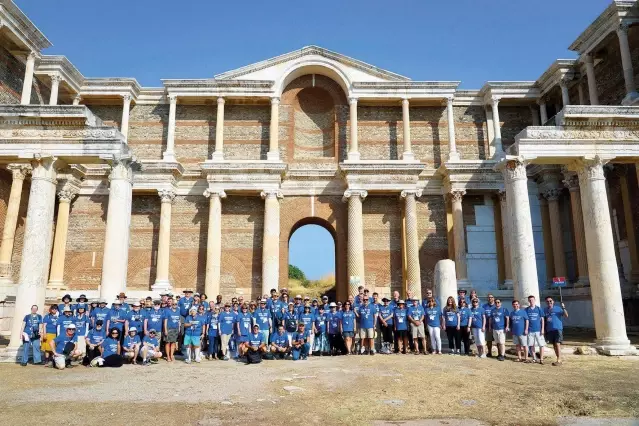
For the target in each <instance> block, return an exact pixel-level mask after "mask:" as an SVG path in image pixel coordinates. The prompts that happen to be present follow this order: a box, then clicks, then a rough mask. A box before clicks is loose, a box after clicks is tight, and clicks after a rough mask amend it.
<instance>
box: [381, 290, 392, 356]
mask: <svg viewBox="0 0 639 426" xmlns="http://www.w3.org/2000/svg"><path fill="white" fill-rule="evenodd" d="M389 302H390V300H389V299H388V297H384V298H383V299H382V305H381V306H380V307H379V310H378V318H379V331H380V334H381V336H382V347H381V349H380V353H382V354H390V353H391V344H392V343H393V314H394V313H395V310H394V309H393V307H392V306H391V305H390V303H389Z"/></svg>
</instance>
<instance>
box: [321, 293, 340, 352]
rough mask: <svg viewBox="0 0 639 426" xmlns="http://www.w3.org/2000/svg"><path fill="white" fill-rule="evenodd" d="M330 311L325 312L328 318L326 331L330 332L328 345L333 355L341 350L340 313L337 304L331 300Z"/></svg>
mask: <svg viewBox="0 0 639 426" xmlns="http://www.w3.org/2000/svg"><path fill="white" fill-rule="evenodd" d="M328 309H329V311H328V312H326V313H325V314H324V317H325V319H326V332H327V333H328V346H329V351H330V354H331V355H332V356H334V355H337V353H338V352H339V351H341V346H342V345H341V344H340V323H341V321H342V320H341V318H340V313H339V312H337V304H335V302H331V303H329V305H328Z"/></svg>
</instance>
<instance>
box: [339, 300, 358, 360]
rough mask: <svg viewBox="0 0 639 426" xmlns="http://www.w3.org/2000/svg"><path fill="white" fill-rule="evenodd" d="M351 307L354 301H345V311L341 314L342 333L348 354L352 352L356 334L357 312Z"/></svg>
mask: <svg viewBox="0 0 639 426" xmlns="http://www.w3.org/2000/svg"><path fill="white" fill-rule="evenodd" d="M351 308H352V302H350V301H349V302H346V303H344V311H343V312H342V314H341V315H340V333H341V334H342V338H343V339H344V344H345V345H346V355H350V354H351V350H352V346H353V336H354V335H355V313H354V312H353V311H352V310H351Z"/></svg>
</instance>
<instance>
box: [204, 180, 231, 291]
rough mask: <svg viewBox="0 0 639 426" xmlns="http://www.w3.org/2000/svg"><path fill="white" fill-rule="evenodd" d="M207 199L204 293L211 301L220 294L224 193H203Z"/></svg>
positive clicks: (217, 191)
mask: <svg viewBox="0 0 639 426" xmlns="http://www.w3.org/2000/svg"><path fill="white" fill-rule="evenodd" d="M204 196H205V197H208V199H209V227H208V231H207V240H206V276H205V278H204V291H205V292H206V294H208V295H209V297H211V300H213V298H214V297H216V296H217V295H218V294H220V282H221V281H220V280H221V276H222V275H221V274H222V199H224V198H226V192H224V191H223V190H221V189H217V190H211V189H207V190H206V191H204Z"/></svg>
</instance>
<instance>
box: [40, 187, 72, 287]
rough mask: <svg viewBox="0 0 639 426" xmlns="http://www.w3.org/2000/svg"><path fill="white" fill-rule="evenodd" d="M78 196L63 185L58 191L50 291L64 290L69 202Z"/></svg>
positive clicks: (70, 188)
mask: <svg viewBox="0 0 639 426" xmlns="http://www.w3.org/2000/svg"><path fill="white" fill-rule="evenodd" d="M77 194H78V191H77V189H76V188H74V187H72V186H71V185H65V186H64V187H63V188H62V189H61V190H60V191H58V200H59V203H58V220H57V221H56V223H55V237H54V240H53V255H52V258H51V272H50V274H49V283H48V284H47V288H49V289H52V290H57V291H59V290H66V289H67V287H66V285H65V284H64V261H65V258H66V250H67V235H68V233H69V212H70V210H71V201H73V199H74V198H75V196H76V195H77Z"/></svg>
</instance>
